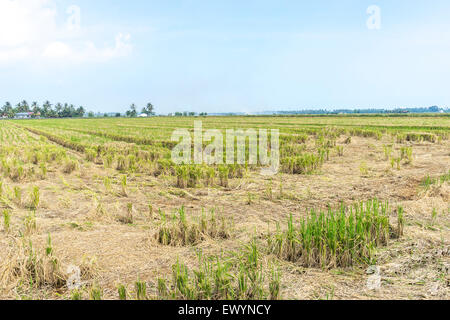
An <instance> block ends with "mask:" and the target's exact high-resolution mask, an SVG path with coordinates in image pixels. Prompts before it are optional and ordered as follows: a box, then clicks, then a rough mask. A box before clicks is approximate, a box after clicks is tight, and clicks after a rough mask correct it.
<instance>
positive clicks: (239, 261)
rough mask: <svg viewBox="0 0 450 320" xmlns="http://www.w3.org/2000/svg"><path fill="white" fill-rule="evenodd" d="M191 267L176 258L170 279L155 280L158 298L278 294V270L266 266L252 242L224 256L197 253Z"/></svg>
mask: <svg viewBox="0 0 450 320" xmlns="http://www.w3.org/2000/svg"><path fill="white" fill-rule="evenodd" d="M198 260H199V261H198V267H197V268H195V269H194V270H192V271H191V270H189V268H188V267H187V266H186V265H185V264H183V263H181V262H180V261H179V260H177V262H176V263H175V264H174V265H173V266H172V279H171V281H168V280H167V279H163V278H160V279H158V298H162V299H181V300H254V299H256V300H262V299H278V298H279V297H280V291H279V288H280V278H281V274H280V272H279V270H274V269H269V268H268V267H267V265H265V264H264V262H263V260H262V259H261V254H260V252H259V250H258V248H257V246H256V243H255V241H252V242H251V243H250V244H249V245H247V246H245V248H244V249H242V250H241V251H239V252H236V253H230V254H229V255H227V256H223V255H221V256H210V257H205V256H203V255H202V253H201V252H199V253H198Z"/></svg>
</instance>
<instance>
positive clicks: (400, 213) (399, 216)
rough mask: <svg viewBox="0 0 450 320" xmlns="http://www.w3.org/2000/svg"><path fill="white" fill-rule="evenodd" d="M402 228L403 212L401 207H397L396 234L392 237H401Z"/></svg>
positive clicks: (403, 221)
mask: <svg viewBox="0 0 450 320" xmlns="http://www.w3.org/2000/svg"><path fill="white" fill-rule="evenodd" d="M404 226H405V218H404V210H403V207H402V206H398V208H397V232H396V234H394V236H397V237H402V236H403V228H404Z"/></svg>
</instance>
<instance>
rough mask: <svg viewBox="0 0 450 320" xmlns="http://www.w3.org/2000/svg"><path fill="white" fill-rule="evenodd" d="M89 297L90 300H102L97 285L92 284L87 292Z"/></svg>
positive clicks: (101, 293)
mask: <svg viewBox="0 0 450 320" xmlns="http://www.w3.org/2000/svg"><path fill="white" fill-rule="evenodd" d="M89 297H90V298H91V300H102V298H103V290H102V288H100V287H99V286H98V285H96V284H94V285H93V286H92V287H91V289H90V290H89Z"/></svg>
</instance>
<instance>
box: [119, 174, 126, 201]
mask: <svg viewBox="0 0 450 320" xmlns="http://www.w3.org/2000/svg"><path fill="white" fill-rule="evenodd" d="M127 184H128V183H127V175H126V174H124V175H122V177H121V179H120V185H121V186H122V194H123V195H124V196H125V197H127V196H128V193H127Z"/></svg>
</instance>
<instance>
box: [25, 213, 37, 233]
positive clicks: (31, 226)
mask: <svg viewBox="0 0 450 320" xmlns="http://www.w3.org/2000/svg"><path fill="white" fill-rule="evenodd" d="M24 227H25V234H27V235H30V234H32V233H33V232H34V231H35V230H36V229H37V224H36V212H35V211H34V210H33V211H30V212H29V213H28V215H27V216H26V217H25V219H24Z"/></svg>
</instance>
